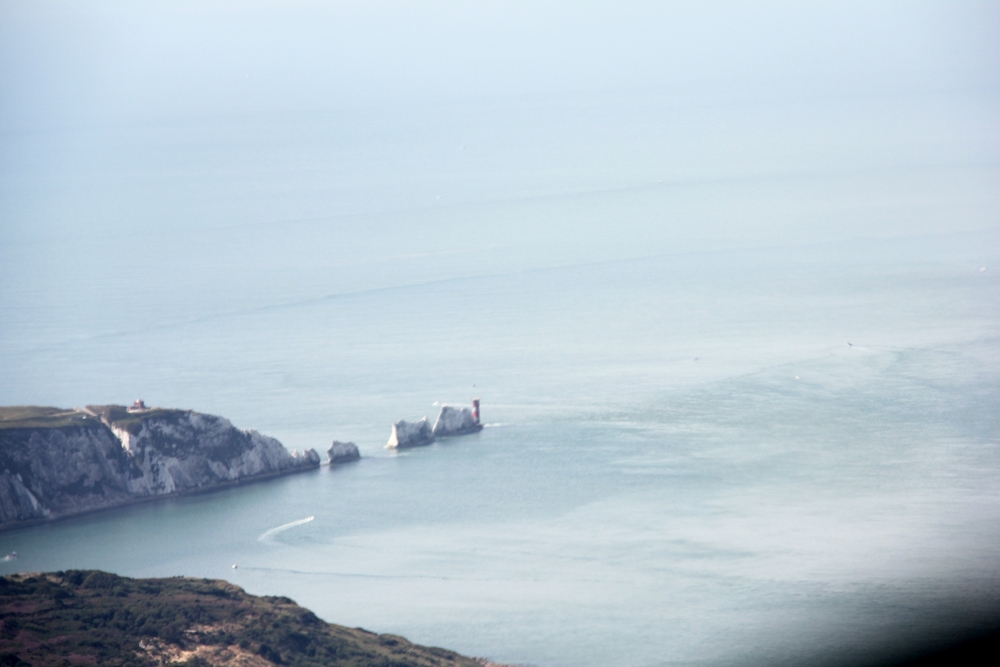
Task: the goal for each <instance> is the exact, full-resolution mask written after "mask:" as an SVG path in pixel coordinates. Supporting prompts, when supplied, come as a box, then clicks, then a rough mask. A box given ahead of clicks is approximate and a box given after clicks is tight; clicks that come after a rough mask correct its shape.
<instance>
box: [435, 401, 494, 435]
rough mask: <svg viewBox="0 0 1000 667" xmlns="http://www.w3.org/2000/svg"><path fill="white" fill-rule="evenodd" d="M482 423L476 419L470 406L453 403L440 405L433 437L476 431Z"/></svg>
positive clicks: (481, 426)
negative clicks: (459, 405) (457, 405)
mask: <svg viewBox="0 0 1000 667" xmlns="http://www.w3.org/2000/svg"><path fill="white" fill-rule="evenodd" d="M482 430H483V425H482V424H480V423H479V422H478V421H476V418H475V416H474V415H473V414H472V409H471V408H459V407H455V406H453V405H443V406H441V412H440V413H439V414H438V418H437V421H436V422H434V429H433V431H432V432H433V433H434V437H436V438H442V437H447V436H449V435H465V434H467V433H478V432H479V431H482Z"/></svg>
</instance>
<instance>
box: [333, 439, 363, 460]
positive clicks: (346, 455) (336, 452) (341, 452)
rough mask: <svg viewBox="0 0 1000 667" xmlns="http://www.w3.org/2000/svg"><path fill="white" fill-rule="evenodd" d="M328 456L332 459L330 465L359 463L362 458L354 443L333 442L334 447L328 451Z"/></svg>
mask: <svg viewBox="0 0 1000 667" xmlns="http://www.w3.org/2000/svg"><path fill="white" fill-rule="evenodd" d="M326 455H327V456H328V457H329V458H330V463H331V464H333V463H347V462H349V461H357V460H358V459H360V458H361V453H360V452H359V451H358V446H357V445H355V444H354V443H353V442H340V441H339V440H334V441H333V446H332V447H330V449H328V450H326Z"/></svg>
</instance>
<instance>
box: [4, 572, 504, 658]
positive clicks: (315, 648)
mask: <svg viewBox="0 0 1000 667" xmlns="http://www.w3.org/2000/svg"><path fill="white" fill-rule="evenodd" d="M485 664H487V663H486V662H485V661H483V660H480V659H473V658H466V657H464V656H461V655H459V654H457V653H454V652H452V651H448V650H445V649H441V648H434V647H427V646H419V645H417V644H411V643H410V642H409V641H407V640H406V639H404V638H402V637H398V636H395V635H379V634H375V633H372V632H368V631H366V630H363V629H361V628H353V629H352V628H346V627H342V626H339V625H333V624H330V623H326V622H324V621H322V620H320V619H319V618H318V617H317V616H316V615H314V614H313V613H312V612H311V611H309V610H308V609H304V608H302V607H300V606H298V605H297V604H295V603H294V602H293V601H292V600H289V599H288V598H284V597H256V596H253V595H248V594H247V593H245V592H244V591H243V589H241V588H239V587H238V586H234V585H232V584H230V583H228V582H225V581H219V580H211V579H190V578H185V577H174V578H170V579H129V578H126V577H119V576H117V575H114V574H108V573H107V572H100V571H96V570H71V571H69V572H55V573H48V574H21V575H11V576H7V577H0V666H2V667H8V666H10V667H15V666H17V665H22V666H26V665H30V666H31V667H43V666H49V665H52V666H56V665H58V666H63V665H122V666H125V665H128V666H135V667H146V666H151V665H170V666H172V667H181V666H184V667H204V666H207V665H233V666H236V665H239V666H241V667H267V666H269V665H291V666H296V665H301V666H303V667H305V666H311V665H332V666H336V667H432V666H433V667H483V666H484V665H485Z"/></svg>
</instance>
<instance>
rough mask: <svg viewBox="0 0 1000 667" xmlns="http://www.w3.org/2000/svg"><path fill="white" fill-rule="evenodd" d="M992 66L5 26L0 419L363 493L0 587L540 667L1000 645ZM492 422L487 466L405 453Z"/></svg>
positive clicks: (97, 8)
mask: <svg viewBox="0 0 1000 667" xmlns="http://www.w3.org/2000/svg"><path fill="white" fill-rule="evenodd" d="M998 27H1000V10H998V9H997V7H996V6H995V5H993V4H990V3H961V2H959V3H892V2H887V3H878V4H876V5H872V4H870V3H836V4H832V3H831V4H808V5H805V6H798V5H790V4H781V3H772V4H762V5H756V6H753V7H747V6H742V5H736V4H730V3H626V4H615V5H611V4H604V3H587V4H585V5H584V6H578V5H577V4H574V3H541V4H538V3H530V4H529V3H524V4H517V3H468V4H458V3H454V4H453V3H432V4H426V3H419V4H418V3H410V4H404V3H364V4H363V5H361V4H358V3H329V4H327V3H305V2H292V3H270V2H256V3H238V4H237V3H214V4H211V5H209V6H203V5H202V4H199V3H142V4H138V5H133V4H130V3H120V4H119V3H103V2H96V3H87V4H79V3H68V2H67V3H62V2H50V3H26V2H6V3H4V4H3V5H2V6H0V404H2V405H56V406H63V407H72V406H83V405H86V404H110V403H131V402H132V401H133V400H135V399H137V398H142V399H144V400H145V401H146V403H147V404H149V405H153V406H163V407H179V408H190V409H195V410H198V411H201V412H207V413H212V414H219V415H223V416H225V417H227V418H229V419H231V420H232V422H233V423H234V424H235V425H236V426H238V427H241V428H254V429H257V430H259V431H261V432H263V433H265V434H267V435H271V436H274V437H276V438H278V439H279V440H281V441H282V442H283V443H284V444H285V445H286V446H288V447H289V448H300V449H301V448H306V447H315V448H316V449H317V450H320V451H323V450H325V449H326V448H327V447H329V445H330V441H332V440H334V439H336V440H341V441H348V440H352V441H354V442H356V443H357V444H358V446H359V448H360V450H361V453H362V456H363V457H364V458H363V459H362V460H361V461H360V462H358V463H357V464H350V465H346V466H341V467H339V468H335V469H327V468H324V469H322V470H320V471H318V472H315V473H304V474H301V475H295V476H292V477H288V478H282V479H278V480H273V481H270V482H266V483H260V484H255V485H251V486H246V487H242V488H235V489H228V490H225V491H221V492H218V493H212V494H206V495H200V496H190V497H184V498H178V499H172V500H166V501H163V502H159V503H153V504H144V505H142V506H135V507H131V508H126V509H121V510H114V511H109V512H103V513H98V514H93V515H88V516H86V517H82V518H79V519H75V520H71V521H70V520H67V521H63V522H58V523H53V524H51V525H41V526H35V527H30V528H23V529H19V530H14V531H7V532H4V533H0V552H3V553H8V552H10V551H17V552H18V554H19V556H20V558H19V559H18V560H16V561H13V560H12V561H8V562H2V563H0V574H4V573H10V572H15V571H37V570H65V569H70V568H101V569H105V570H110V571H114V572H117V573H119V574H122V575H128V576H172V575H190V576H198V577H213V578H224V579H227V580H229V581H232V582H234V583H235V584H237V585H239V586H242V587H244V588H246V589H247V591H249V592H251V593H254V594H258V595H264V594H266V595H284V596H288V597H291V598H293V599H294V600H295V601H296V602H298V603H299V604H301V605H303V606H305V607H308V608H310V609H312V610H314V611H315V612H316V613H317V614H318V615H320V616H321V617H323V618H324V619H326V620H328V621H331V622H335V623H340V624H344V625H348V626H363V627H365V628H368V629H371V630H375V631H378V632H393V633H398V634H401V635H404V636H406V637H407V638H408V639H410V640H412V641H415V642H419V643H421V644H430V645H439V646H446V647H448V648H450V649H454V650H457V651H460V652H462V653H464V654H467V655H487V656H490V658H491V659H494V660H499V661H503V662H509V663H529V664H535V665H540V666H543V667H556V666H570V665H572V666H575V667H588V666H593V667H597V666H598V665H622V666H627V667H652V666H653V665H666V664H680V663H684V664H692V663H697V664H707V665H731V664H765V663H766V664H785V663H787V664H796V663H798V662H801V661H803V660H806V659H808V660H809V661H810V662H812V663H815V662H818V661H819V658H818V657H817V656H818V655H821V656H826V657H829V658H830V660H831V661H834V662H835V661H837V660H838V659H845V660H846V659H848V658H850V657H851V656H867V655H874V653H872V651H875V652H877V651H878V650H895V649H896V648H898V647H899V646H904V647H907V646H908V647H913V646H919V645H920V644H919V641H918V639H919V640H926V641H928V642H935V641H938V640H941V639H945V638H949V637H954V636H958V635H956V633H958V632H961V631H966V630H976V629H982V628H984V627H986V626H987V625H988V624H989V622H990V621H991V619H992V620H994V621H995V620H996V615H995V614H996V612H997V609H998V603H1000V592H998V575H1000V572H998V567H997V563H998V562H1000V546H998V545H1000V528H998V527H1000V502H998V501H1000V498H998V495H997V494H998V491H997V489H998V488H1000V485H998V482H1000V301H998V299H997V295H998V294H1000V187H998V186H1000V178H998V177H1000V105H998V101H1000V98H998V93H1000V88H998V81H997V72H1000V58H998V55H1000V53H998V48H1000V47H998V45H997V42H996V40H995V35H996V32H997V28H998ZM473 398H481V399H482V415H483V422H484V423H486V424H487V428H486V429H485V430H484V431H482V432H481V433H479V434H475V435H469V436H464V437H462V438H455V439H450V440H442V441H440V442H438V443H437V444H435V445H432V446H430V447H425V448H420V449H416V450H410V451H404V452H398V453H397V452H390V451H387V450H385V449H384V448H383V445H384V444H385V442H386V440H387V438H388V436H389V432H390V427H391V424H392V422H393V421H395V420H397V419H401V418H402V419H408V420H415V419H419V418H420V417H421V416H423V415H428V416H429V417H430V418H431V419H432V420H433V417H434V415H435V414H436V412H437V410H438V408H437V407H436V405H435V404H436V403H437V404H440V403H452V404H461V405H467V404H468V403H469V401H471V399H473ZM306 519H311V520H308V521H307V520H306ZM0 555H2V554H0ZM234 563H235V564H238V566H239V567H238V568H237V569H233V568H232V565H233V564H234ZM803 656H805V657H803Z"/></svg>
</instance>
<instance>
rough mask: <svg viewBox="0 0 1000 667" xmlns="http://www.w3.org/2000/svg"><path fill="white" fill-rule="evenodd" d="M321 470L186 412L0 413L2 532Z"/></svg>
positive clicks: (311, 454)
mask: <svg viewBox="0 0 1000 667" xmlns="http://www.w3.org/2000/svg"><path fill="white" fill-rule="evenodd" d="M318 466H319V455H318V454H317V453H316V452H315V450H311V449H310V450H306V451H305V452H291V453H290V452H289V451H288V450H287V449H285V447H284V446H283V445H282V444H281V443H280V442H278V441H277V440H275V439H274V438H271V437H268V436H266V435H263V434H261V433H258V432H257V431H253V430H241V429H237V428H236V427H234V426H233V425H232V424H231V423H230V422H229V420H228V419H225V418H223V417H217V416H215V415H206V414H201V413H198V412H194V411H191V410H168V409H162V408H153V409H147V410H143V411H141V412H129V411H127V410H126V408H125V407H123V406H118V405H105V406H88V408H87V409H86V411H78V410H63V409H60V408H41V407H18V408H0V528H8V527H11V526H13V525H16V524H19V523H22V522H26V521H37V520H40V519H55V518H59V517H64V516H69V515H72V514H79V513H81V512H87V511H90V510H95V509H102V508H106V507H115V506H118V505H125V504H128V503H131V502H136V501H139V500H145V499H149V498H154V497H158V496H167V495H172V494H176V493H184V492H191V491H200V490H207V489H211V488H213V487H217V486H222V485H226V484H233V483H238V482H241V481H245V480H252V479H259V478H261V477H268V476H273V475H280V474H285V473H291V472H297V471H300V470H308V469H311V468H316V467H318Z"/></svg>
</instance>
